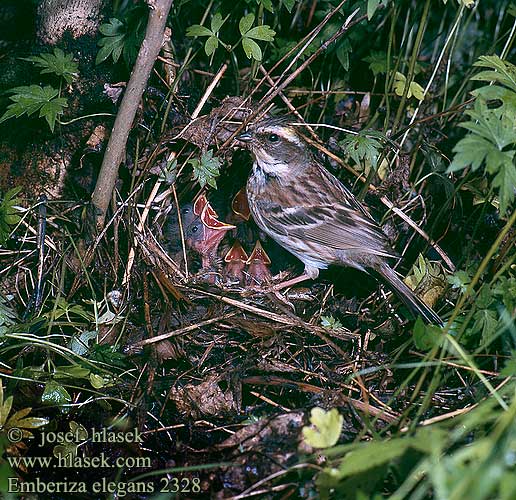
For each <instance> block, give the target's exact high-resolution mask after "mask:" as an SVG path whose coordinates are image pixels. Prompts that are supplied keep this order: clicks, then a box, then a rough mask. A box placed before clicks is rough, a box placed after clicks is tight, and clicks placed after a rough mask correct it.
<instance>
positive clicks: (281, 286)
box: [272, 272, 313, 292]
mask: <svg viewBox="0 0 516 500" xmlns="http://www.w3.org/2000/svg"><path fill="white" fill-rule="evenodd" d="M310 279H313V278H312V276H310V275H309V274H307V273H306V272H304V273H303V274H302V275H301V276H297V277H296V278H292V279H289V280H287V281H283V282H282V283H278V284H277V285H274V286H273V287H272V289H273V290H274V291H275V292H277V291H279V290H283V289H284V288H287V287H289V286H293V285H296V284H297V283H301V282H302V281H306V280H310Z"/></svg>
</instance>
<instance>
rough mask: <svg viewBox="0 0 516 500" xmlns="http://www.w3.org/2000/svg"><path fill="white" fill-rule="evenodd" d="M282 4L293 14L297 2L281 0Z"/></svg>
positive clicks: (294, 0)
mask: <svg viewBox="0 0 516 500" xmlns="http://www.w3.org/2000/svg"><path fill="white" fill-rule="evenodd" d="M281 4H282V5H284V6H285V9H287V10H288V11H289V12H292V9H293V8H294V5H295V4H296V0H281Z"/></svg>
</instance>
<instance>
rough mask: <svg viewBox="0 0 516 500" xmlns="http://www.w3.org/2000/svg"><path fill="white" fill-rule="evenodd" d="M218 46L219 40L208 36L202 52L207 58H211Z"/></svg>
mask: <svg viewBox="0 0 516 500" xmlns="http://www.w3.org/2000/svg"><path fill="white" fill-rule="evenodd" d="M218 46H219V40H218V38H217V37H216V36H213V35H212V36H210V37H208V38H207V39H206V42H205V44H204V52H206V55H207V56H211V55H212V54H213V53H214V52H215V50H216V49H217V47H218Z"/></svg>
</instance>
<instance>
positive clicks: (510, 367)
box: [500, 351, 516, 377]
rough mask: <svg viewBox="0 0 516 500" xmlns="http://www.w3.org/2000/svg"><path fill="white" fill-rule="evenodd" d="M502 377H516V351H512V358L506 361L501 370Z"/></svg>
mask: <svg viewBox="0 0 516 500" xmlns="http://www.w3.org/2000/svg"><path fill="white" fill-rule="evenodd" d="M500 376H502V377H515V376H516V351H513V352H512V357H511V359H508V360H507V361H506V362H505V366H504V367H503V370H502V371H501V372H500Z"/></svg>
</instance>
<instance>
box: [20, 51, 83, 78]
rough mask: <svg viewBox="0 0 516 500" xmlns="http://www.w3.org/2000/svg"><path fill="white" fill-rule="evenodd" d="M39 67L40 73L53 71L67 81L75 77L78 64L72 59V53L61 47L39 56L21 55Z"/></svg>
mask: <svg viewBox="0 0 516 500" xmlns="http://www.w3.org/2000/svg"><path fill="white" fill-rule="evenodd" d="M22 59H23V60H25V61H30V62H33V63H35V64H36V66H38V67H39V68H41V71H40V73H41V74H48V73H53V74H55V75H57V76H59V77H61V78H63V79H64V80H65V81H66V82H67V83H72V81H73V80H74V79H75V78H76V77H77V72H78V70H79V65H78V64H77V63H76V62H75V61H74V60H73V55H72V54H65V53H64V52H63V51H62V50H61V49H59V48H55V49H54V53H53V54H40V55H39V56H30V57H23V58H22Z"/></svg>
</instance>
